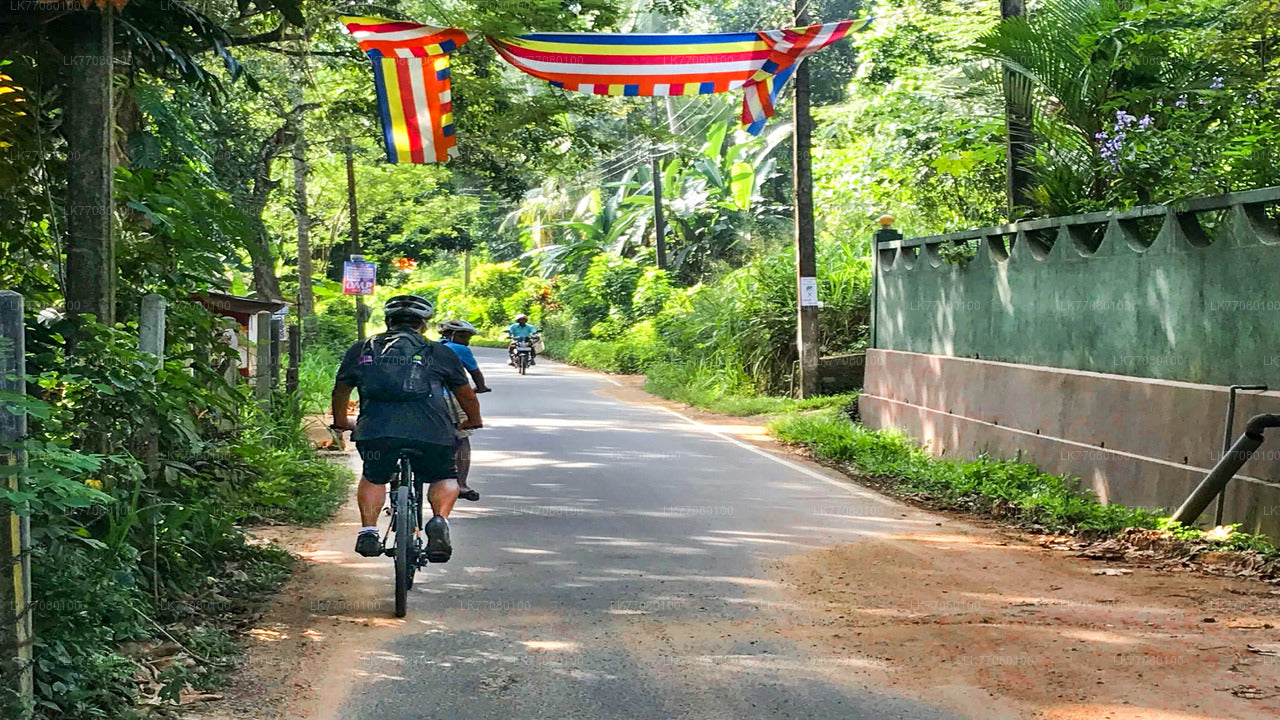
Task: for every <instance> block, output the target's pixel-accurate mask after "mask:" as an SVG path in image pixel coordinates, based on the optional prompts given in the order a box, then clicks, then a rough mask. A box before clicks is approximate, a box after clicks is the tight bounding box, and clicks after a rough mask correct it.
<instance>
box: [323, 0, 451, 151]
mask: <svg viewBox="0 0 1280 720" xmlns="http://www.w3.org/2000/svg"><path fill="white" fill-rule="evenodd" d="M340 20H341V22H342V24H343V26H344V27H345V28H346V29H347V32H349V33H351V35H352V36H353V37H354V38H355V39H356V41H357V42H358V43H359V44H360V49H361V50H364V52H365V54H366V55H368V56H369V62H370V63H371V64H372V65H373V80H374V88H375V90H376V92H377V95H378V109H379V112H380V114H381V115H382V135H383V142H384V144H385V145H386V148H387V160H388V161H389V162H392V163H430V162H445V161H446V160H448V159H449V158H450V157H452V156H453V154H454V151H455V147H454V146H455V145H456V144H457V138H456V137H455V135H454V128H453V93H452V89H451V87H450V81H449V53H451V52H453V51H454V50H456V49H457V48H458V47H460V46H461V45H463V44H464V43H466V42H467V34H466V33H465V32H463V31H462V30H457V29H454V28H438V27H432V26H430V25H422V24H419V23H411V22H399V21H395V20H384V19H382V18H375V17H350V16H348V17H342V18H340Z"/></svg>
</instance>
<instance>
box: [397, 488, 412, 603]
mask: <svg viewBox="0 0 1280 720" xmlns="http://www.w3.org/2000/svg"><path fill="white" fill-rule="evenodd" d="M411 494H412V490H411V489H410V485H409V484H408V483H402V484H401V485H400V487H398V488H396V512H395V516H396V526H395V532H396V617H404V616H405V613H406V612H407V611H408V606H409V588H411V587H413V571H414V558H413V553H412V548H413V538H414V524H415V523H414V522H413V515H414V512H413V504H412V498H411V497H410V495H411Z"/></svg>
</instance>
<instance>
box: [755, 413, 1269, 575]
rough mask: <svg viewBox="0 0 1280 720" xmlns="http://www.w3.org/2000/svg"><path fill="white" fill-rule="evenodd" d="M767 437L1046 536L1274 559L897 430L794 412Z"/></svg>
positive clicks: (1246, 545) (1232, 538)
mask: <svg viewBox="0 0 1280 720" xmlns="http://www.w3.org/2000/svg"><path fill="white" fill-rule="evenodd" d="M769 431H770V432H771V433H773V435H774V436H775V437H777V438H778V439H779V440H782V441H783V442H788V443H793V444H797V445H802V446H804V447H806V448H808V449H809V450H810V451H811V452H813V454H814V455H815V456H817V457H819V458H824V459H827V460H834V461H837V462H840V463H844V464H847V465H849V466H851V467H852V468H854V469H855V470H856V471H857V472H859V473H861V474H863V475H866V476H869V477H871V478H873V479H875V480H878V481H880V483H881V484H882V485H883V486H885V487H887V488H888V489H890V490H891V491H893V492H896V493H898V494H901V495H907V496H916V497H924V498H927V499H929V500H931V501H932V502H934V503H937V504H941V505H943V506H944V507H948V508H952V509H959V510H965V511H969V512H974V513H979V514H984V515H993V516H996V517H999V518H1002V519H1008V520H1012V521H1014V522H1016V523H1019V524H1023V525H1030V526H1034V527H1036V528H1040V529H1043V530H1046V531H1050V532H1081V531H1084V532H1092V533H1096V534H1113V533H1117V532H1120V531H1122V530H1125V529H1127V528H1144V529H1151V530H1161V531H1164V532H1165V533H1167V534H1168V535H1169V537H1170V538H1171V539H1178V540H1194V541H1203V542H1208V543H1210V544H1211V545H1212V546H1213V548H1214V549H1218V550H1254V551H1259V552H1262V553H1264V554H1267V555H1275V554H1277V551H1276V549H1275V547H1274V545H1273V544H1272V543H1271V542H1270V541H1269V540H1268V539H1267V538H1266V537H1265V536H1262V535H1251V534H1248V533H1239V532H1229V533H1222V532H1214V531H1210V532H1207V533H1206V532H1202V531H1200V530H1198V529H1195V528H1188V527H1184V526H1181V525H1178V524H1177V523H1174V522H1173V521H1171V520H1170V519H1169V518H1168V517H1166V516H1163V515H1161V514H1160V513H1158V512H1153V511H1150V510H1145V509H1141V508H1128V507H1125V506H1123V505H1118V504H1114V503H1113V504H1109V505H1103V504H1102V503H1100V502H1098V501H1097V500H1096V499H1095V498H1094V497H1093V496H1092V495H1090V494H1088V493H1086V492H1083V491H1081V490H1080V489H1079V486H1078V484H1077V483H1076V482H1075V481H1073V480H1072V479H1069V478H1065V477H1062V476H1059V475H1052V474H1050V473H1046V472H1043V471H1041V470H1040V469H1039V468H1037V467H1035V466H1034V465H1029V464H1027V463H1019V462H1013V461H1010V460H996V459H992V458H988V457H979V458H978V459H976V460H939V459H937V458H934V457H932V456H931V455H929V453H928V452H927V451H926V450H925V449H923V448H921V447H920V446H919V445H917V444H916V443H915V442H914V441H913V440H912V439H911V438H910V437H909V436H907V435H905V434H903V433H901V432H896V431H885V430H870V429H868V428H866V427H864V426H862V425H860V424H858V423H855V422H853V421H852V420H850V419H849V417H848V415H846V414H845V413H843V412H840V411H838V410H832V409H826V410H819V411H815V412H793V413H789V414H786V415H782V416H780V417H777V418H775V419H774V420H773V421H772V422H771V423H770V424H769Z"/></svg>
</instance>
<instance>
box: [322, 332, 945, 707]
mask: <svg viewBox="0 0 1280 720" xmlns="http://www.w3.org/2000/svg"><path fill="white" fill-rule="evenodd" d="M479 354H480V358H481V362H482V363H483V364H484V370H485V373H486V375H487V376H488V377H489V379H490V381H491V384H492V385H493V386H494V387H495V388H496V391H495V392H494V393H493V394H490V395H485V396H482V397H483V402H484V409H485V418H486V423H487V429H485V430H483V431H481V432H480V433H478V434H477V436H476V437H475V438H474V440H473V442H474V447H475V450H476V453H475V468H474V470H473V478H474V480H473V485H474V486H475V487H477V488H478V489H479V490H480V491H481V492H482V493H483V495H484V497H483V499H482V501H481V502H480V503H479V504H478V505H472V504H469V503H462V504H461V505H465V507H463V508H462V509H461V510H460V511H459V512H458V513H457V514H456V515H455V519H454V522H453V536H454V542H455V550H454V557H453V560H452V562H450V563H449V564H448V565H443V566H441V565H437V566H432V567H431V568H430V569H429V570H427V571H425V572H424V573H420V574H419V576H418V577H419V584H418V586H417V587H415V589H414V591H413V592H412V594H411V596H410V605H409V623H408V624H407V625H406V628H405V631H404V632H403V633H401V634H400V635H399V636H398V638H397V639H396V640H395V641H394V642H392V643H391V644H390V645H388V646H387V647H384V648H381V649H380V650H379V651H377V652H371V653H368V654H367V655H366V656H365V657H364V658H363V659H362V660H361V664H362V667H360V668H358V672H359V674H361V675H363V676H364V677H365V680H364V681H363V682H361V683H360V684H359V685H358V687H357V688H356V689H355V690H354V693H353V695H352V696H351V697H349V698H348V699H347V700H346V702H345V704H344V706H343V707H342V709H341V710H340V713H339V714H340V716H341V717H342V718H344V719H345V718H353V719H361V720H363V719H366V718H367V719H368V720H374V719H376V720H407V719H409V718H496V719H501V720H513V719H515V718H520V719H521V720H523V719H525V718H593V719H594V718H628V719H641V718H754V717H789V718H868V719H870V718H874V719H876V720H887V719H889V718H913V719H917V718H918V719H921V720H925V719H930V720H932V719H935V718H938V719H940V718H947V717H950V716H949V715H947V714H945V713H943V712H941V711H939V710H936V709H932V708H929V707H925V706H922V705H920V704H917V703H913V702H910V701H907V700H904V699H901V698H894V697H890V696H886V695H883V694H877V693H873V692H869V691H867V690H865V689H863V688H860V687H859V686H858V685H857V684H855V683H854V682H853V681H852V680H851V678H850V676H851V675H853V673H852V672H851V668H853V667H855V666H856V663H857V662H859V661H858V660H856V659H852V658H843V657H833V656H832V655H831V654H830V653H828V652H824V651H823V649H822V648H821V647H796V646H794V644H792V643H790V642H788V641H786V640H785V639H784V636H783V635H781V634H779V633H778V632H777V628H778V627H779V623H785V621H786V616H787V613H789V612H795V611H796V608H795V607H794V605H789V604H788V601H787V598H786V595H785V594H784V593H783V592H782V591H781V590H780V588H779V586H778V584H777V582H776V580H774V579H771V578H770V573H769V572H768V563H769V562H770V561H771V560H773V559H775V558H778V557H780V556H783V555H788V554H793V553H797V552H802V551H804V549H805V548H806V547H818V546H822V545H825V544H829V543H832V542H835V541H839V540H849V539H855V538H856V537H858V534H859V533H860V532H862V531H871V532H874V531H876V530H883V529H884V527H885V523H884V520H885V518H890V517H891V518H896V517H898V513H899V510H898V508H896V507H895V506H893V505H890V504H888V503H887V502H884V501H881V500H879V499H878V498H876V497H875V496H873V495H871V494H869V493H866V492H865V491H862V490H860V489H856V488H855V489H846V487H845V485H844V483H842V482H841V481H839V480H834V479H832V478H831V477H829V476H827V475H826V474H825V473H823V472H821V471H815V470H813V469H810V468H808V467H804V466H800V465H797V464H795V463H791V462H790V461H787V460H785V459H782V458H779V457H777V456H773V455H771V454H769V453H766V452H764V451H761V450H759V449H753V448H751V447H750V446H745V445H744V444H742V443H741V441H735V440H734V439H731V438H729V437H728V436H726V435H723V434H716V432H715V431H714V429H713V428H708V427H707V426H699V425H695V424H692V423H690V422H689V421H687V420H685V419H683V418H681V417H680V416H678V415H675V414H673V413H670V412H668V411H665V410H663V409H661V408H657V407H646V406H641V405H632V404H627V403H623V402H621V401H618V400H614V399H611V398H608V397H605V396H602V395H601V394H598V391H600V390H603V389H607V388H608V387H609V384H608V383H609V381H608V380H607V379H606V378H602V377H598V376H594V375H589V374H584V373H579V372H576V371H573V370H570V369H568V368H565V367H563V366H558V365H555V364H553V363H550V362H542V363H539V365H538V366H537V367H534V368H532V369H531V370H530V374H529V375H527V376H525V377H519V376H517V375H516V374H515V373H514V371H512V370H511V369H509V368H507V367H506V366H505V363H503V362H502V353H501V352H500V351H485V350H481V351H480V353H479ZM384 577H385V579H386V582H387V593H388V595H389V594H390V592H391V586H390V581H391V575H390V567H389V566H388V572H387V573H386V574H385V576H384Z"/></svg>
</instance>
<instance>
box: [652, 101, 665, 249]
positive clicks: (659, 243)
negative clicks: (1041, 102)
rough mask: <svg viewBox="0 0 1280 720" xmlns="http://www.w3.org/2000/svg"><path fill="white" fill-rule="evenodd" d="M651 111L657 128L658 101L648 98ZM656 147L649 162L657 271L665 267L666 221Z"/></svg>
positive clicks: (660, 166)
mask: <svg viewBox="0 0 1280 720" xmlns="http://www.w3.org/2000/svg"><path fill="white" fill-rule="evenodd" d="M649 108H650V109H651V110H652V111H653V127H654V129H655V130H656V129H657V128H658V101H657V100H656V99H654V98H649ZM657 149H658V148H657V146H656V145H655V144H653V143H650V144H649V161H650V163H651V164H652V166H653V237H654V245H655V247H656V248H657V251H658V269H659V270H661V269H663V268H665V267H666V266H667V219H666V218H665V217H664V216H663V215H662V163H661V162H659V161H658V153H657Z"/></svg>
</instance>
